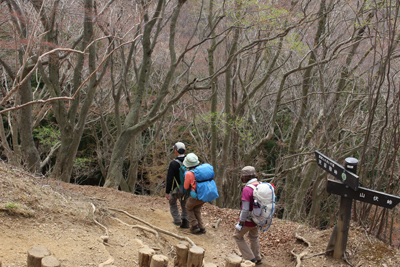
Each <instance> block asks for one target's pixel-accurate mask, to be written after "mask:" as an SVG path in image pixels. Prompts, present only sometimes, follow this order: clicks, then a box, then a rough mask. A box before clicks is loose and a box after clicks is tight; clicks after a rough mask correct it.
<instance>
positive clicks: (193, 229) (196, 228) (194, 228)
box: [190, 225, 200, 234]
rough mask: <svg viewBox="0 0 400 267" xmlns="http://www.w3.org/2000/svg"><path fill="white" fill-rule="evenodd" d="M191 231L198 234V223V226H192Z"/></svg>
mask: <svg viewBox="0 0 400 267" xmlns="http://www.w3.org/2000/svg"><path fill="white" fill-rule="evenodd" d="M190 232H191V233H192V234H197V233H198V232H200V228H199V226H198V225H196V226H193V227H191V228H190Z"/></svg>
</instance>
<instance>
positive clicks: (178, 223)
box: [172, 221, 181, 226]
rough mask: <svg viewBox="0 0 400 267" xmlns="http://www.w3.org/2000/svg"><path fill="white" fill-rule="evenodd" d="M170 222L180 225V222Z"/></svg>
mask: <svg viewBox="0 0 400 267" xmlns="http://www.w3.org/2000/svg"><path fill="white" fill-rule="evenodd" d="M172 223H173V224H175V225H177V226H179V225H181V222H175V221H172Z"/></svg>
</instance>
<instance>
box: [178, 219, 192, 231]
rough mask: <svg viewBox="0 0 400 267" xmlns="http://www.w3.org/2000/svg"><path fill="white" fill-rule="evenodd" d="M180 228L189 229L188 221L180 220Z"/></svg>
mask: <svg viewBox="0 0 400 267" xmlns="http://www.w3.org/2000/svg"><path fill="white" fill-rule="evenodd" d="M180 227H181V228H185V229H187V228H190V225H189V221H188V220H186V219H182V223H181V226H180Z"/></svg>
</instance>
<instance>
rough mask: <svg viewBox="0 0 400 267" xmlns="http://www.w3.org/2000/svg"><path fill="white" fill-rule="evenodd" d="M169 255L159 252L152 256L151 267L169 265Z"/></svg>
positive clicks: (166, 266)
mask: <svg viewBox="0 0 400 267" xmlns="http://www.w3.org/2000/svg"><path fill="white" fill-rule="evenodd" d="M168 261H169V260H168V257H167V256H164V255H161V254H157V255H153V257H151V263H150V267H168Z"/></svg>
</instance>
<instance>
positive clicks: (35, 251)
mask: <svg viewBox="0 0 400 267" xmlns="http://www.w3.org/2000/svg"><path fill="white" fill-rule="evenodd" d="M46 256H50V251H49V250H48V249H47V248H46V247H45V246H42V245H37V246H33V247H32V248H30V249H29V250H28V259H27V264H28V267H41V265H42V259H43V258H44V257H46Z"/></svg>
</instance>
